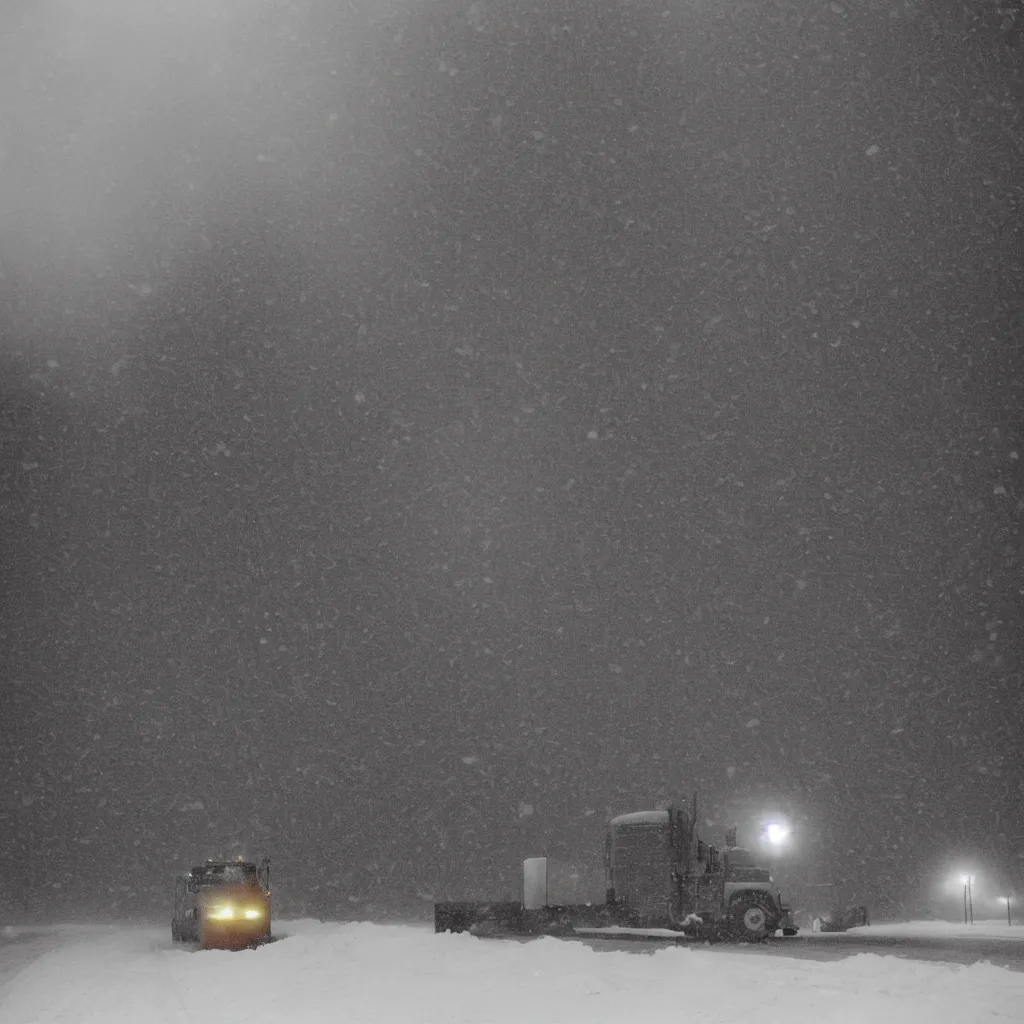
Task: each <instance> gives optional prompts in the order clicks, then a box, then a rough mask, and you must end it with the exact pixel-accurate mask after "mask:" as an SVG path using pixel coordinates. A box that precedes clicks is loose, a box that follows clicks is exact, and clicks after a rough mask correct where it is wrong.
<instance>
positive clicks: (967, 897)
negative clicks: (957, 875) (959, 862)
mask: <svg viewBox="0 0 1024 1024" xmlns="http://www.w3.org/2000/svg"><path fill="white" fill-rule="evenodd" d="M963 881H964V924H967V913H968V910H969V911H970V915H971V924H974V893H973V892H972V890H971V883H972V882H973V881H974V876H973V875H964V878H963Z"/></svg>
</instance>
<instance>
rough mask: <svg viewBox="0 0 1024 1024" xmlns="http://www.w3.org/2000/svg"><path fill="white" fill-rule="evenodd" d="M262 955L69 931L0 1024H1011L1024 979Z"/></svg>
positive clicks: (366, 931) (653, 957)
mask: <svg viewBox="0 0 1024 1024" xmlns="http://www.w3.org/2000/svg"><path fill="white" fill-rule="evenodd" d="M281 931H282V932H285V933H288V936H289V937H288V938H286V939H283V940H281V941H278V942H275V943H273V944H271V945H269V946H266V947H264V948H262V949H258V950H253V951H247V952H241V953H227V952H209V953H194V952H188V951H185V950H181V949H175V948H173V947H171V946H170V944H169V942H168V941H167V940H166V938H165V937H164V936H163V933H162V932H161V933H156V932H153V931H149V930H145V929H121V930H118V931H110V930H105V929H104V930H97V931H96V932H95V933H94V934H93V935H90V936H86V935H83V934H81V933H80V932H79V933H68V934H67V936H66V939H65V941H64V942H63V943H62V944H61V945H60V946H59V947H57V948H54V949H53V950H51V951H50V952H48V953H46V954H45V955H43V956H41V957H40V958H39V959H37V960H35V961H34V962H33V963H31V964H30V965H28V966H27V967H25V968H24V969H23V970H21V971H20V973H18V974H17V975H16V976H15V977H14V978H13V979H12V980H10V981H9V982H8V983H7V985H6V986H5V987H4V988H3V989H0V1020H2V1021H3V1022H4V1024H29V1022H32V1024H36V1022H39V1021H44V1020H60V1021H61V1022H62V1024H75V1022H77V1024H100V1022H102V1024H122V1022H124V1024H127V1022H131V1024H146V1022H150V1021H152V1022H157V1024H185V1022H186V1021H187V1022H194V1021H200V1020H219V1021H224V1022H227V1024H230V1022H234V1021H245V1022H246V1024H281V1022H282V1021H288V1022H295V1024H307V1022H310V1024H312V1022H328V1021H330V1022H337V1021H345V1022H346V1024H385V1022H388V1024H397V1022H401V1024H470V1022H472V1024H484V1022H487V1024H505V1022H508V1024H513V1022H514V1024H522V1022H523V1021H530V1022H531V1024H577V1022H580V1024H583V1022H586V1024H601V1022H604V1021H609V1022H611V1021H615V1022H616V1024H621V1022H623V1021H633V1020H643V1019H651V1020H654V1019H657V1020H701V1021H707V1022H711V1024H713V1022H723V1024H724V1022H726V1021H737V1020H755V1019H757V1020H784V1021H787V1022H791V1024H800V1022H803V1021H807V1022H812V1021H813V1022H814V1024H846V1022H849V1024H853V1022H862V1021H864V1020H871V1022H872V1024H888V1022H892V1024H906V1022H907V1021H928V1022H929V1024H942V1022H946V1021H948V1022H950V1024H952V1022H956V1024H962V1022H964V1021H971V1020H982V1019H984V1020H986V1021H993V1022H997V1021H1001V1020H1002V1021H1011V1020H1013V1021H1017V1020H1019V1019H1020V1007H1021V1006H1022V1005H1024V974H1019V973H1014V972H1011V971H1008V970H1005V969H1002V968H998V967H993V966H991V965H989V964H975V965H973V966H970V967H962V966H954V965H946V964H930V963H918V962H915V961H909V960H902V959H898V958H895V957H886V956H877V955H874V954H865V955H859V956H852V957H849V958H847V959H845V960H841V961H838V962H825V963H822V962H818V961H805V960H794V959H789V958H783V957H753V956H729V955H726V956H722V955H716V954H714V953H709V952H706V951H701V950H691V949H683V948H679V947H671V948H666V949H659V950H658V951H656V952H654V953H651V954H649V955H635V954H630V953H623V952H607V951H606V952H600V951H597V950H593V949H590V948H589V947H587V946H585V945H582V944H578V943H563V942H559V941H558V940H557V939H550V938H547V939H538V940H536V941H533V942H500V941H499V942H496V941H487V940H481V939H476V938H473V937H471V936H469V935H434V934H433V933H432V932H431V931H429V930H428V929H424V928H413V927H404V926H384V925H370V924H341V925H329V924H318V923H315V922H296V923H292V924H290V925H284V926H282V928H281Z"/></svg>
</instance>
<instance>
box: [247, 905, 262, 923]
mask: <svg viewBox="0 0 1024 1024" xmlns="http://www.w3.org/2000/svg"><path fill="white" fill-rule="evenodd" d="M262 916H263V911H262V910H260V909H259V908H258V907H248V908H247V909H246V911H245V917H246V920H247V921H255V920H256V919H257V918H260V917H262Z"/></svg>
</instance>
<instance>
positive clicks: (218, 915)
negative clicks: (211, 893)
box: [210, 903, 235, 921]
mask: <svg viewBox="0 0 1024 1024" xmlns="http://www.w3.org/2000/svg"><path fill="white" fill-rule="evenodd" d="M234 916H235V908H234V907H232V906H230V905H228V904H226V903H225V904H221V905H220V906H216V907H213V908H212V909H211V910H210V917H212V918H214V919H215V920H217V921H230V920H231V919H232V918H233V917H234Z"/></svg>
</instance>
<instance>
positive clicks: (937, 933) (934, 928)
mask: <svg viewBox="0 0 1024 1024" xmlns="http://www.w3.org/2000/svg"><path fill="white" fill-rule="evenodd" d="M838 934H842V935H878V936H886V937H891V938H899V939H953V938H956V939H1017V940H1022V941H1024V922H1022V923H1020V924H1013V925H1008V924H1007V923H1006V920H1005V919H1004V920H1002V921H975V922H974V924H964V923H963V922H962V921H960V922H956V921H904V922H902V923H896V922H893V923H888V922H887V923H884V924H870V925H866V926H865V927H863V928H850V929H849V930H848V931H846V932H841V933H838Z"/></svg>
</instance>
